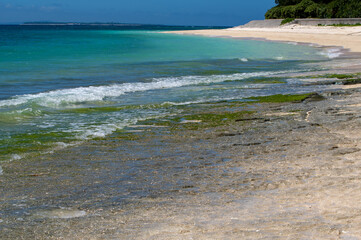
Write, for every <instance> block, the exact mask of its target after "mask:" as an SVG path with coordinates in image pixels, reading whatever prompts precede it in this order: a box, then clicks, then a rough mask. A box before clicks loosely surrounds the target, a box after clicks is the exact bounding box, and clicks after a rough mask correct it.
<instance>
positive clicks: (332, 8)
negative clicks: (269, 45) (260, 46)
mask: <svg viewBox="0 0 361 240" xmlns="http://www.w3.org/2000/svg"><path fill="white" fill-rule="evenodd" d="M275 2H276V4H277V6H275V7H273V8H271V9H270V10H268V11H267V12H266V14H265V17H266V19H284V18H360V17H361V0H275Z"/></svg>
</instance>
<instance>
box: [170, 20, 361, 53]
mask: <svg viewBox="0 0 361 240" xmlns="http://www.w3.org/2000/svg"><path fill="white" fill-rule="evenodd" d="M172 33H178V34H196V35H205V36H214V37H234V38H263V39H267V40H272V41H290V42H300V43H312V44H317V45H321V46H340V47H344V48H345V49H349V50H350V51H351V52H361V26H356V27H332V26H300V25H287V26H280V27H276V28H241V27H234V28H229V29H210V30H188V31H176V32H172Z"/></svg>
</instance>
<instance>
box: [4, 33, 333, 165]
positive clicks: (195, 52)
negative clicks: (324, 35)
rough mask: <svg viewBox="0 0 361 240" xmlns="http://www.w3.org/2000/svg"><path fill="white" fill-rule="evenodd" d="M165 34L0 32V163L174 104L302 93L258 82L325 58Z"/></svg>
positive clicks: (292, 49) (299, 49)
mask: <svg viewBox="0 0 361 240" xmlns="http://www.w3.org/2000/svg"><path fill="white" fill-rule="evenodd" d="M162 30H166V29H150V28H143V29H142V28H137V29H131V28H129V27H127V28H121V27H118V28H106V29H104V28H100V27H93V28H91V27H78V28H74V27H51V26H48V27H40V26H39V27H30V26H0V36H1V38H0V160H9V159H21V158H22V157H24V156H26V155H27V154H30V153H34V152H36V153H37V152H39V151H43V152H46V151H48V150H49V149H54V148H62V147H66V146H67V145H69V144H70V145H71V144H74V143H78V142H81V141H84V140H87V139H92V138H96V137H106V136H107V135H109V134H111V133H113V132H114V131H117V130H121V129H123V128H124V127H126V126H128V125H132V124H135V123H137V121H139V120H143V119H148V118H154V117H163V116H168V115H172V114H176V113H179V112H181V111H182V108H181V107H180V106H185V105H189V104H194V103H202V102H212V101H222V100H239V99H244V98H246V97H250V96H258V95H268V94H278V93H298V92H306V91H309V89H307V88H302V87H297V83H295V82H294V81H289V80H287V78H285V79H284V81H285V83H283V84H281V83H279V84H277V83H276V84H274V83H273V84H266V83H263V84H260V83H259V81H258V82H257V83H256V81H255V80H260V79H266V80H267V79H271V78H272V77H274V76H275V75H277V74H283V73H284V74H292V73H294V72H304V71H312V70H315V69H314V68H317V67H315V66H317V65H309V64H308V63H315V62H322V61H327V59H328V57H327V56H326V55H325V54H324V53H323V51H324V50H323V49H320V48H313V47H310V46H303V45H294V44H286V43H275V42H266V41H256V40H240V39H227V38H208V37H199V36H183V35H176V34H164V33H161V32H162ZM169 30H172V29H171V28H170V29H169ZM312 66H313V67H312Z"/></svg>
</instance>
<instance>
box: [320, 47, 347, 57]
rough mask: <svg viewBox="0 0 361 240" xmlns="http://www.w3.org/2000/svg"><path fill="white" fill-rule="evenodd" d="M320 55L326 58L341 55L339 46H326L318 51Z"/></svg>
mask: <svg viewBox="0 0 361 240" xmlns="http://www.w3.org/2000/svg"><path fill="white" fill-rule="evenodd" d="M320 54H321V55H323V56H326V57H328V58H337V57H339V56H341V55H342V49H341V48H328V49H326V50H325V51H322V52H320Z"/></svg>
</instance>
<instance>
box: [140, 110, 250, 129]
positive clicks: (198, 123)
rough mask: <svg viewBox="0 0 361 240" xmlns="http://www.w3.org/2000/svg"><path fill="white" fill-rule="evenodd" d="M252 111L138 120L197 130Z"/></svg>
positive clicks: (173, 127)
mask: <svg viewBox="0 0 361 240" xmlns="http://www.w3.org/2000/svg"><path fill="white" fill-rule="evenodd" d="M253 113H254V111H238V112H206V113H196V114H186V115H183V116H177V117H172V118H168V119H163V120H159V119H149V120H146V121H142V122H140V124H144V125H155V126H165V127H169V128H170V129H171V130H181V129H187V130H198V129H204V128H211V127H218V126H222V125H226V124H229V123H230V122H234V121H235V120H237V119H242V118H244V116H248V115H251V114H253Z"/></svg>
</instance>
